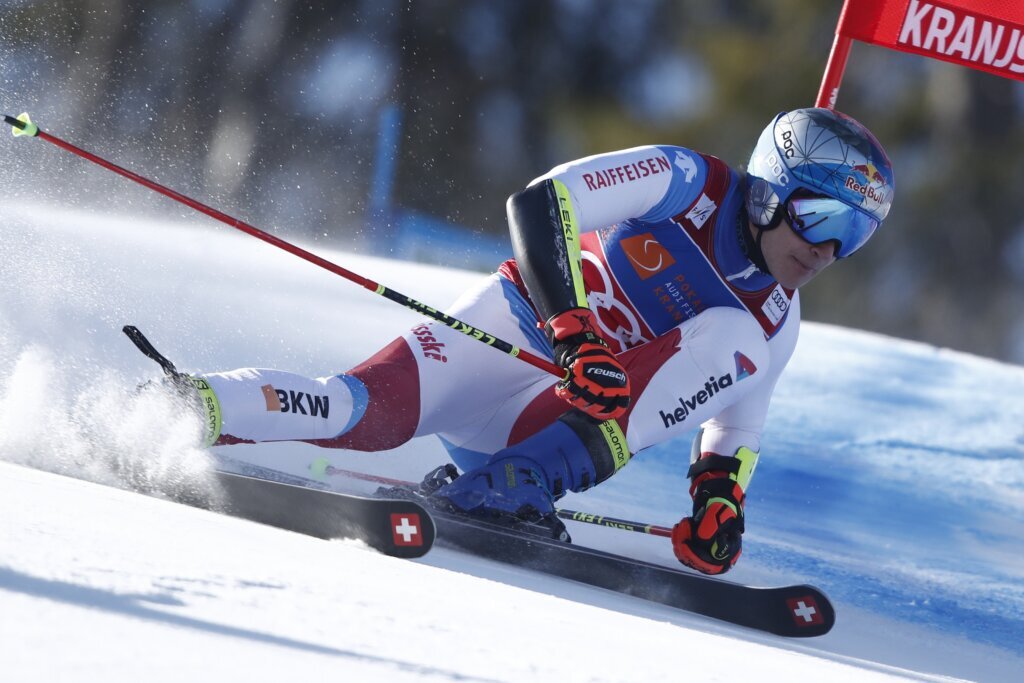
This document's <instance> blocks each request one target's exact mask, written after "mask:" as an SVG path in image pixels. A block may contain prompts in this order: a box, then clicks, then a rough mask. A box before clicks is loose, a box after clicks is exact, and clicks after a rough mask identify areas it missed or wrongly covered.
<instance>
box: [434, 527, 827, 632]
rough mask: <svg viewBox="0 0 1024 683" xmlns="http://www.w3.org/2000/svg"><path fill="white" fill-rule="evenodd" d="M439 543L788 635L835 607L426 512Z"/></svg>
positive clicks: (821, 628)
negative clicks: (435, 530) (432, 520)
mask: <svg viewBox="0 0 1024 683" xmlns="http://www.w3.org/2000/svg"><path fill="white" fill-rule="evenodd" d="M432 514H433V515H434V521H435V523H436V524H437V531H438V539H437V542H438V544H439V545H442V546H446V547H451V548H455V549H458V550H463V551H466V552H469V553H472V554H473V555H476V556H479V557H485V558H488V559H492V560H496V561H498V562H505V563H508V564H513V565H516V566H519V567H525V568H527V569H532V570H535V571H540V572H543V573H545V574H550V575H552V576H558V577H561V578H565V579H571V580H573V581H578V582H580V583H584V584H588V585H591V586H596V587H598V588H605V589H607V590H611V591H615V592H618V593H623V594H625V595H631V596H634V597H637V598H642V599H644V600H651V601H653V602H657V603H660V604H663V605H668V606H670V607H675V608H678V609H681V610H685V611H687V612H693V613H696V614H701V615H704V616H707V617H711V618H713V619H719V620H721V621H726V622H729V623H731V624H736V625H739V626H745V627H747V628H753V629H757V630H759V631H765V632H767V633H773V634H776V635H780V636H786V637H789V638H808V637H812V636H821V635H824V634H826V633H828V632H829V630H830V629H831V628H832V626H833V625H834V624H835V618H836V617H835V610H834V608H833V607H832V603H831V602H830V601H829V599H828V597H827V596H826V595H825V594H824V593H822V592H821V591H820V590H818V589H817V588H814V587H813V586H807V585H793V586H784V587H777V588H756V587H753V586H747V585H744V584H738V583H731V582H729V581H724V580H721V579H716V578H711V577H708V576H703V575H700V574H692V573H689V572H686V571H680V570H676V569H671V568H669V567H662V566H660V565H656V564H651V563H649V562H644V561H642V560H634V559H631V558H628V557H622V556H619V555H613V554H611V553H606V552H604V551H601V550H594V549H592V548H586V547H582V546H578V545H574V544H572V543H565V542H562V541H558V540H555V539H550V538H542V537H540V536H537V535H524V534H521V533H517V532H515V531H512V530H510V529H507V528H504V527H501V526H495V525H492V524H488V523H487V522H484V521H480V520H478V519H475V518H472V517H466V516H462V515H453V514H449V513H445V512H439V511H436V510H434V511H432Z"/></svg>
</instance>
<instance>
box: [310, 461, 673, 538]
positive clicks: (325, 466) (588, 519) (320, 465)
mask: <svg viewBox="0 0 1024 683" xmlns="http://www.w3.org/2000/svg"><path fill="white" fill-rule="evenodd" d="M310 470H312V471H313V474H314V475H316V476H317V477H318V478H321V479H322V478H325V477H329V476H342V477H348V478H349V479H358V480H360V481H371V482H374V483H377V484H388V485H390V486H402V487H405V488H408V487H415V486H416V484H415V483H414V482H411V481H405V480H404V479H393V478H391V477H382V476H378V475H376V474H366V473H364V472H356V471H355V470H346V469H342V468H340V467H334V466H333V465H331V464H330V462H329V461H328V460H327V458H318V459H317V460H315V461H313V464H312V465H310ZM555 512H556V513H558V516H559V517H561V518H562V519H571V520H573V521H575V522H583V523H585V524H595V525H597V526H606V527H611V528H612V529H621V530H623V531H635V532H637V533H641V534H650V535H651V536H664V537H665V538H671V537H672V529H669V528H668V527H663V526H658V525H656V524H644V523H643V522H631V521H629V520H628V519H618V518H615V517H605V516H604V515H595V514H593V513H591V512H580V511H579V510H567V509H565V508H557V509H556V510H555Z"/></svg>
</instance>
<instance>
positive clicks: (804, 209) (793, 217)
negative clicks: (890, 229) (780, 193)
mask: <svg viewBox="0 0 1024 683" xmlns="http://www.w3.org/2000/svg"><path fill="white" fill-rule="evenodd" d="M785 206H786V221H787V222H788V223H789V226H790V227H791V228H793V232H795V233H796V234H798V235H800V237H802V238H803V239H804V240H805V241H807V242H810V243H811V244H820V243H821V242H828V241H829V240H836V241H837V242H839V251H837V252H836V256H837V257H838V258H845V257H847V256H849V255H850V254H852V253H853V252H855V251H857V250H858V249H860V248H861V247H863V246H864V243H865V242H867V241H868V239H869V238H870V237H871V235H873V234H874V232H875V230H876V229H878V225H879V221H878V220H877V219H875V218H872V217H871V216H869V215H868V214H866V213H864V212H863V211H860V210H858V209H855V208H853V207H852V206H850V205H849V204H844V203H843V202H841V201H839V200H838V199H829V198H826V197H791V198H790V199H789V200H787V201H786V204H785Z"/></svg>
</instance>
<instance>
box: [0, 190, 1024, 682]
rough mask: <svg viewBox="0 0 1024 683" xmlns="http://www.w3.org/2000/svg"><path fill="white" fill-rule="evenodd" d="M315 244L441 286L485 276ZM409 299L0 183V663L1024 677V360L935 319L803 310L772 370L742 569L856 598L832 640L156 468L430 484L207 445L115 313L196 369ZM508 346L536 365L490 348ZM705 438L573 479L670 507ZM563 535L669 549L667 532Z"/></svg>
mask: <svg viewBox="0 0 1024 683" xmlns="http://www.w3.org/2000/svg"><path fill="white" fill-rule="evenodd" d="M305 246H307V247H310V248H312V249H314V250H317V251H320V252H321V253H323V254H324V255H325V256H327V257H328V258H331V259H333V260H335V261H337V262H339V263H341V264H342V265H344V266H346V267H348V268H351V269H353V270H356V271H357V272H361V273H363V274H365V275H366V276H368V277H370V278H373V279H376V280H378V281H381V282H383V283H385V284H388V285H389V286H392V287H394V288H395V289H398V290H399V291H402V292H405V293H408V294H410V295H412V296H414V297H416V298H418V299H421V300H423V301H425V302H427V303H431V304H433V305H435V306H438V307H443V306H445V305H447V304H448V303H449V302H451V301H452V300H453V299H454V298H455V296H456V295H457V294H458V293H459V292H460V291H461V290H462V289H463V288H464V287H466V286H467V285H468V284H469V283H471V282H472V281H474V280H475V279H476V278H477V277H479V275H477V274H473V273H466V272H459V271H453V270H446V269H440V268H431V267H425V266H420V265H414V264H409V263H398V262H391V261H386V260H380V259H370V258H365V257H357V256H353V255H350V254H345V253H342V252H331V251H324V250H320V249H318V248H317V247H316V245H305ZM822 277H828V275H827V274H826V275H823V276H822ZM417 322H418V318H417V317H416V316H415V315H414V314H412V313H410V312H408V311H405V310H404V309H402V308H400V307H397V306H395V305H394V304H391V303H389V302H386V301H384V300H382V299H380V298H378V297H375V296H373V295H372V294H370V293H369V292H366V291H365V290H363V289H361V288H359V287H357V286H355V285H352V284H349V283H346V282H344V281H343V280H341V279H339V278H338V277H336V276H334V275H331V274H330V273H327V272H326V271H322V270H320V269H318V268H315V267H313V266H311V265H309V264H307V263H305V262H303V261H300V260H299V259H296V258H295V257H293V256H291V255H288V254H286V253H284V252H282V251H279V250H277V249H274V248H272V247H270V246H268V245H266V244H263V243H261V242H258V241H256V240H254V239H252V238H249V237H246V236H244V235H241V234H238V233H235V232H233V231H230V230H229V229H227V228H224V227H222V226H219V225H218V224H215V223H212V222H209V221H207V220H206V219H203V218H198V217H197V218H191V217H188V218H184V219H182V218H178V219H177V220H174V221H170V220H168V221H155V220H142V219H138V218H126V217H119V216H117V215H95V214H86V213H81V212H77V211H73V210H69V209H55V208H41V207H39V206H36V205H33V204H30V203H24V202H17V201H11V200H8V201H7V202H6V203H0V458H2V459H3V460H6V461H8V464H4V463H0V516H2V518H3V520H4V522H3V525H2V526H0V548H3V552H2V554H0V614H2V615H3V618H2V619H0V643H3V647H2V650H3V652H4V657H3V659H2V662H0V677H2V678H3V679H4V680H99V679H102V680H108V681H119V680H124V681H129V680H143V679H145V680H168V681H169V680H183V679H188V678H196V679H199V678H204V679H212V680H217V679H223V680H232V679H243V678H244V679H247V680H276V679H279V677H280V676H282V675H286V676H288V677H290V678H295V679H297V680H308V679H311V678H313V677H314V676H317V675H322V674H324V673H330V674H331V675H335V676H342V677H345V678H346V679H347V678H352V680H434V679H438V680H445V679H448V680H450V679H455V680H723V681H725V680H730V681H731V680H737V679H740V680H759V681H760V680H787V681H788V680H793V679H800V678H807V677H811V676H813V677H815V678H816V679H817V680H830V681H838V680H858V681H859V680H876V679H885V678H889V677H893V676H895V677H901V676H910V677H912V678H924V679H928V680H931V679H935V678H942V677H957V678H965V679H970V680H981V681H1009V680H1019V676H1020V672H1021V671H1024V458H1022V452H1024V402H1022V401H1021V398H1020V397H1021V395H1022V394H1024V368H1020V367H1016V366H1011V365H1005V364H999V363H995V362H991V361H988V360H984V359H980V358H976V357H971V356H967V355H963V354H958V353H953V352H949V351H943V350H938V349H934V348H931V347H928V346H925V345H921V344H915V343H908V342H903V341H898V340H893V339H888V338H882V337H878V336H873V335H868V334H863V333H858V332H854V331H850V330H845V329H840V328H835V327H826V326H821V325H815V324H807V325H805V327H804V329H803V332H802V336H801V341H800V344H799V346H798V348H797V351H796V354H795V356H794V358H793V361H792V362H791V365H790V368H789V369H788V371H787V373H786V374H785V375H784V377H783V380H782V381H781V383H780V385H779V388H778V393H777V396H776V399H775V400H774V402H773V405H772V408H771V414H770V417H769V425H768V427H767V430H766V433H765V439H764V448H763V455H762V459H761V464H760V465H759V468H758V473H757V476H756V477H755V479H754V482H753V485H752V487H751V491H750V497H749V502H748V508H747V510H748V531H747V533H746V536H745V545H744V558H743V560H742V561H741V563H740V565H739V566H738V567H737V568H736V569H735V570H734V572H732V573H731V574H730V575H729V578H730V579H733V580H736V581H743V582H749V583H757V584H765V585H767V584H776V583H794V582H808V583H813V584H815V585H817V586H818V587H820V588H822V589H823V590H825V592H827V593H828V594H829V595H830V596H831V597H832V599H833V601H834V602H835V604H836V608H837V611H838V623H837V625H836V627H835V629H834V630H833V631H832V632H831V633H830V634H829V635H827V636H825V637H822V638H818V639H814V640H808V641H799V642H795V641H784V640H782V639H779V638H775V637H772V636H765V635H761V634H757V633H754V632H750V631H746V630H743V629H738V628H733V627H730V626H727V625H724V624H720V623H717V622H714V621H710V620H706V619H702V618H699V617H694V616H690V615H685V614H681V613H678V612H676V611H674V610H672V609H670V608H666V607H662V606H658V605H653V604H649V603H645V602H642V601H638V600H634V599H632V598H627V597H624V596H619V595H614V594H609V593H606V592H603V591H599V590H596V589H591V588H587V587H582V586H578V585H575V584H572V583H569V582H565V581H561V580H557V579H551V578H548V577H543V576H538V575H536V574H533V573H530V572H526V571H522V570H517V569H514V568H508V567H503V566H500V565H495V564H492V563H489V562H485V561H481V560H477V559H474V558H470V557H467V556H465V555H461V554H458V553H454V552H451V551H447V550H444V549H435V550H434V551H433V552H431V554H430V555H428V556H427V557H426V558H424V559H423V560H421V561H416V562H408V561H399V560H393V559H390V558H386V557H383V556H379V555H377V554H375V553H373V552H371V551H369V550H367V549H365V548H363V547H360V546H359V545H358V544H355V543H353V542H343V541H339V542H323V541H317V540H315V539H310V538H306V537H301V536H297V535H294V534H289V533H287V532H283V531H280V530H276V529H271V528H267V527H261V526H258V525H254V524H251V523H248V522H243V521H241V520H235V519H230V518H225V517H221V516H218V515H214V514H212V513H207V512H203V511H201V510H197V509H193V508H189V507H185V506H182V505H178V504H174V503H170V502H168V501H166V500H159V499H156V498H153V497H146V496H140V495H138V494H137V493H134V492H133V491H145V492H149V493H153V494H155V495H156V496H157V497H160V496H161V495H168V494H172V495H182V493H183V492H185V493H187V494H189V495H195V496H199V497H202V496H203V495H205V492H206V491H207V489H208V483H207V476H206V475H207V473H208V472H209V469H210V467H211V463H212V462H213V461H214V460H215V459H218V458H219V459H220V461H221V462H224V461H225V460H224V459H227V458H235V459H240V460H245V461H249V462H255V463H257V464H261V465H264V466H267V467H272V468H275V469H280V470H284V471H289V472H294V473H297V474H303V475H305V476H310V473H311V466H313V465H314V464H315V463H317V462H318V461H319V462H320V463H322V459H323V458H327V460H328V462H329V463H330V464H332V465H334V466H336V467H338V468H345V469H352V470H359V471H363V472H372V473H375V474H380V475H387V476H397V477H402V478H408V479H412V478H418V477H419V476H421V475H422V474H423V473H424V472H425V471H426V470H428V469H429V468H431V467H433V466H434V465H437V464H440V463H442V462H445V460H446V456H445V453H444V450H443V448H442V447H441V446H440V444H439V443H437V442H436V441H434V440H432V439H422V440H417V441H415V442H413V443H411V444H408V445H406V446H405V447H403V448H400V449H397V450H395V451H389V452H386V453H378V454H356V453H349V452H341V451H325V450H322V449H317V448H315V447H312V446H308V445H305V444H288V443H285V444H262V445H256V446H235V447H227V448H219V449H214V451H215V452H213V453H212V454H211V453H207V452H204V451H202V450H200V449H198V448H196V447H195V436H196V433H197V428H198V426H197V425H196V424H194V423H193V421H192V420H191V419H190V418H188V417H187V416H179V415H175V414H173V412H172V410H171V407H170V405H169V404H168V403H167V402H166V401H165V400H164V399H163V398H161V397H160V396H159V395H156V394H154V393H153V392H148V393H144V394H142V395H137V394H135V392H134V388H135V386H136V385H137V384H138V383H139V382H140V381H141V380H144V379H148V378H154V377H156V376H157V375H158V374H159V371H158V368H157V367H156V366H155V365H154V364H153V363H152V362H151V361H149V360H148V359H146V358H145V357H143V356H141V355H140V354H138V352H137V351H135V349H134V347H132V346H131V344H130V343H129V342H128V341H127V340H126V339H125V338H124V337H123V336H122V335H121V334H120V328H121V327H122V326H123V325H124V324H128V323H131V324H135V325H137V326H138V327H140V328H141V329H142V330H143V331H144V332H145V333H146V334H147V335H149V337H150V338H151V339H152V341H153V342H154V343H155V344H156V345H157V347H158V348H160V349H161V351H163V352H164V353H165V354H166V355H168V356H169V357H170V358H171V359H172V360H174V361H175V362H176V363H177V364H178V366H179V367H180V368H182V369H184V370H223V369H231V368H236V367H245V366H258V367H276V368H281V369H288V370H292V371H295V372H300V373H307V374H309V375H310V376H323V375H328V374H334V373H337V372H341V371H344V370H345V369H346V368H348V367H350V366H352V365H354V364H355V363H357V362H359V361H360V360H362V359H363V358H365V357H366V356H367V355H369V354H370V353H372V352H373V351H374V350H376V349H377V348H378V347H379V346H381V345H383V344H385V343H386V342H388V341H390V340H391V339H392V338H393V337H394V336H395V335H396V334H398V333H400V332H401V331H402V330H403V329H404V328H406V327H410V326H414V325H415V324H416V323H417ZM468 322H471V323H472V322H473V321H468ZM466 343H475V342H471V341H469V340H468V339H467V341H466ZM503 362H517V361H514V360H512V359H508V358H503V357H502V356H500V355H498V354H497V353H496V358H495V363H496V364H498V363H503ZM688 449H689V444H688V443H672V444H664V445H661V446H658V447H654V448H651V449H649V450H647V451H645V452H643V453H641V454H639V455H638V456H637V457H636V458H635V461H634V462H633V463H631V464H630V466H629V467H627V468H626V469H625V470H624V471H623V472H622V473H620V474H619V475H617V476H616V478H615V479H613V480H611V481H609V482H608V483H606V484H605V485H603V486H601V487H599V488H597V489H595V490H593V491H591V492H589V493H587V494H584V495H579V496H574V497H571V498H570V499H568V500H567V501H566V506H567V507H572V508H576V509H584V510H590V511H595V512H599V513H603V514H607V515H614V516H618V517H625V518H632V519H637V520H643V521H649V522H654V523H659V524H665V525H670V524H672V523H674V522H675V521H676V520H677V519H678V518H679V517H680V516H681V515H682V514H684V513H686V512H687V511H688V509H689V503H688V496H687V495H686V488H687V483H686V481H685V471H686V466H687V453H688ZM21 465H27V466H29V468H34V469H26V468H25V467H22V466H21ZM39 470H44V471H39ZM54 473H59V474H62V475H70V477H73V478H69V477H67V476H57V474H54ZM76 479H77V480H88V481H76ZM330 481H331V483H332V485H334V486H336V487H337V488H339V489H342V490H365V487H366V486H367V485H366V484H361V483H360V482H356V481H352V480H349V479H345V478H343V477H338V476H333V477H331V479H330ZM94 482H95V483H94ZM97 483H99V484H107V485H112V486H114V487H118V488H120V489H128V490H117V489H116V488H111V487H110V486H97V485H96V484H97ZM572 532H573V536H574V538H575V539H576V541H577V542H580V543H585V544H592V545H596V546H599V547H602V548H604V549H608V550H613V551H616V552H621V553H627V554H631V555H635V556H638V557H642V558H644V559H647V560H650V561H654V562H660V563H664V564H666V565H670V566H671V565H674V560H673V559H672V555H671V550H670V548H669V547H668V546H667V544H666V541H665V540H664V539H656V538H651V537H646V536H642V535H640V534H630V533H627V532H621V531H615V530H610V529H602V528H594V527H574V528H573V529H572ZM910 672H918V673H910Z"/></svg>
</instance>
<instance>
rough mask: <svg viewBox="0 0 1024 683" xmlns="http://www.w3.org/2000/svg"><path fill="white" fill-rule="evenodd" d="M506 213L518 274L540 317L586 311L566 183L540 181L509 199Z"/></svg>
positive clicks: (577, 238)
mask: <svg viewBox="0 0 1024 683" xmlns="http://www.w3.org/2000/svg"><path fill="white" fill-rule="evenodd" d="M506 210H507V213H508V225H509V232H510V233H511V236H512V249H513V251H514V252H515V256H516V262H517V263H518V265H519V272H520V273H521V274H522V276H523V281H524V282H525V283H526V288H527V290H529V292H530V297H531V298H532V299H533V303H534V305H535V306H536V307H537V310H538V312H540V314H541V316H542V317H543V319H544V320H545V321H547V320H549V319H550V318H551V317H552V316H554V315H557V314H558V313H561V312H563V311H566V310H568V309H570V308H587V295H586V291H585V290H584V288H583V273H582V271H581V262H580V231H579V225H578V224H577V221H576V211H575V209H574V208H573V204H572V199H571V197H570V196H569V190H568V188H566V186H565V184H564V183H562V182H561V181H559V180H554V179H548V180H543V181H541V182H539V183H537V184H536V185H532V186H530V187H528V188H526V189H525V190H523V191H521V192H517V193H516V194H514V195H512V196H511V197H509V198H508V203H507V204H506Z"/></svg>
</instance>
